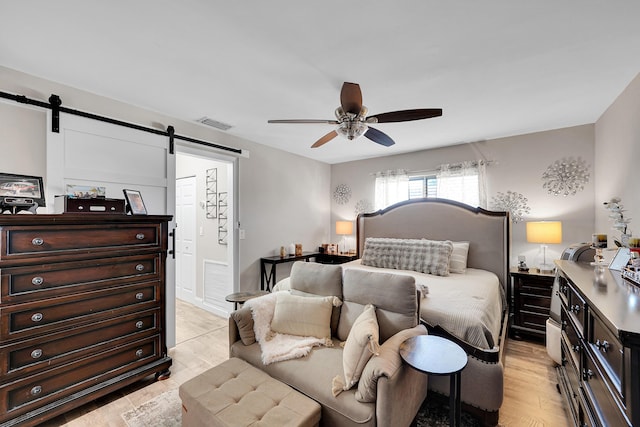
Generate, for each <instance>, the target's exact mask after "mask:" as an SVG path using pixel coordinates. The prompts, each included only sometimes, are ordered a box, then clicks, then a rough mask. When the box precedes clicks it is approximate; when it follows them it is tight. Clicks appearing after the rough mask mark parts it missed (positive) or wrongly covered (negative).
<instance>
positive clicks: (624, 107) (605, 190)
mask: <svg viewBox="0 0 640 427" xmlns="http://www.w3.org/2000/svg"><path fill="white" fill-rule="evenodd" d="M595 134H596V147H595V156H596V187H595V214H596V223H595V224H596V227H595V229H596V231H597V232H599V233H606V234H607V235H608V236H609V242H610V243H609V246H613V243H612V242H611V237H613V236H615V237H616V238H619V237H620V233H619V232H618V231H617V230H613V229H612V228H611V224H612V223H611V221H610V220H609V218H608V215H609V211H607V210H606V209H604V207H603V206H602V202H605V201H607V200H609V199H611V197H614V196H619V197H621V198H622V204H623V205H624V207H625V209H627V212H625V216H626V217H629V218H632V221H631V223H630V224H629V230H631V231H632V232H633V235H634V236H636V237H637V236H640V196H639V195H638V194H639V193H638V188H637V185H638V166H639V165H640V74H638V75H637V76H636V77H635V79H633V81H631V83H630V84H629V86H628V87H627V88H626V89H625V90H624V91H623V92H622V93H621V94H620V96H618V98H617V99H616V100H615V101H614V102H613V104H611V106H610V107H609V108H608V109H607V111H605V112H604V114H603V115H602V116H601V117H600V118H599V119H598V121H597V122H596V125H595Z"/></svg>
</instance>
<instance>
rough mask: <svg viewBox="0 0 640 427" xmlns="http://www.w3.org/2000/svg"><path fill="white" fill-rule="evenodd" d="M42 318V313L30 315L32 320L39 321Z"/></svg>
mask: <svg viewBox="0 0 640 427" xmlns="http://www.w3.org/2000/svg"><path fill="white" fill-rule="evenodd" d="M42 318H43V316H42V313H34V314H33V315H32V316H31V320H32V321H33V322H39V321H41V320H42Z"/></svg>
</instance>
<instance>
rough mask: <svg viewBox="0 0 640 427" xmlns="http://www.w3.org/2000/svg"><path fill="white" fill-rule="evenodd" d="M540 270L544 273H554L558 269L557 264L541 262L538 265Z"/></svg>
mask: <svg viewBox="0 0 640 427" xmlns="http://www.w3.org/2000/svg"><path fill="white" fill-rule="evenodd" d="M538 271H540V273H543V274H552V273H555V271H556V266H555V265H553V264H540V265H539V266H538Z"/></svg>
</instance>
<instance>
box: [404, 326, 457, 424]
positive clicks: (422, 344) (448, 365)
mask: <svg viewBox="0 0 640 427" xmlns="http://www.w3.org/2000/svg"><path fill="white" fill-rule="evenodd" d="M400 356H401V357H402V360H404V361H405V362H406V363H407V364H408V365H409V366H411V367H412V368H414V369H417V370H418V371H420V372H424V373H425V374H430V375H448V376H449V378H450V382H449V384H450V386H449V424H450V425H452V426H456V427H459V426H460V414H461V412H462V411H461V409H460V377H461V372H462V370H463V369H464V367H465V366H467V360H468V359H467V353H466V352H465V351H464V350H463V349H462V347H460V346H459V345H458V344H456V343H454V342H453V341H450V340H448V339H446V338H442V337H437V336H435V335H418V336H416V337H412V338H409V339H408V340H406V341H405V342H403V343H402V345H401V346H400Z"/></svg>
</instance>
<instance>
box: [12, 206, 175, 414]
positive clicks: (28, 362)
mask: <svg viewBox="0 0 640 427" xmlns="http://www.w3.org/2000/svg"><path fill="white" fill-rule="evenodd" d="M169 220H170V217H167V216H135V217H134V216H126V215H102V214H81V215H77V214H63V215H10V216H9V215H3V216H0V426H2V427H8V426H14V425H20V426H32V425H36V424H39V423H41V422H43V421H45V420H47V419H49V418H52V417H55V416H57V415H59V414H61V413H63V412H66V411H68V410H70V409H72V408H74V407H77V406H80V405H83V404H85V403H87V402H90V401H92V400H94V399H96V398H97V397H100V396H103V395H105V394H107V393H110V392H112V391H114V390H117V389H118V388H121V387H123V386H125V385H128V384H130V383H132V382H134V381H137V380H139V379H142V378H144V377H146V376H148V375H153V374H155V375H156V377H162V378H164V377H167V376H168V375H169V367H170V366H171V358H169V357H168V355H167V348H166V339H165V260H166V255H167V224H168V221H169Z"/></svg>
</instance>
